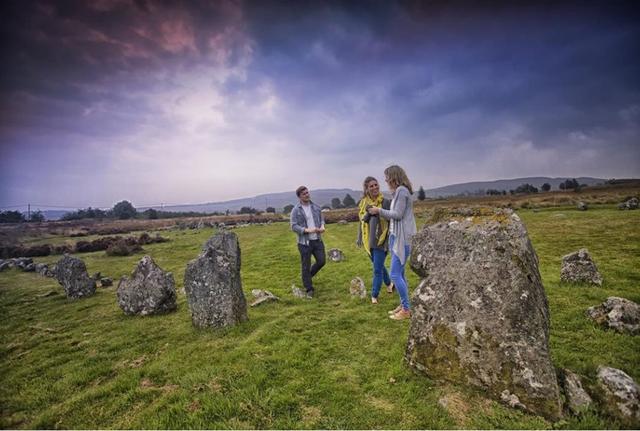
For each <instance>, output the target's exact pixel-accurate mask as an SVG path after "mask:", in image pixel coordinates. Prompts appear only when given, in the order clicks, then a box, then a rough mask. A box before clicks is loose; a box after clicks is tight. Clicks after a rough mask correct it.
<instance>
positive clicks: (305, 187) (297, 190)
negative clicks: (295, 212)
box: [296, 186, 307, 197]
mask: <svg viewBox="0 0 640 431" xmlns="http://www.w3.org/2000/svg"><path fill="white" fill-rule="evenodd" d="M305 190H307V186H300V187H298V188H297V189H296V196H298V197H300V194H301V193H302V192H303V191H305Z"/></svg>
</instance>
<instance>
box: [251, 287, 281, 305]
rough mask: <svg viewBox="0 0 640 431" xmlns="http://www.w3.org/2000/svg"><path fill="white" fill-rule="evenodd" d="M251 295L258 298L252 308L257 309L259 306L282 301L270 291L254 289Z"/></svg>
mask: <svg viewBox="0 0 640 431" xmlns="http://www.w3.org/2000/svg"><path fill="white" fill-rule="evenodd" d="M251 294H252V295H253V297H254V298H256V299H255V300H254V301H253V302H252V303H251V307H257V306H258V305H260V304H264V303H265V302H271V301H279V300H280V298H278V297H277V296H276V295H274V294H273V293H271V292H269V291H268V290H261V289H253V290H252V291H251Z"/></svg>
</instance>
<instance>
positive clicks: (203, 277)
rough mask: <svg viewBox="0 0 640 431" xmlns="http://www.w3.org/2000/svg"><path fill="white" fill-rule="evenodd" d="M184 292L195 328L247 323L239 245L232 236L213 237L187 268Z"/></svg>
mask: <svg viewBox="0 0 640 431" xmlns="http://www.w3.org/2000/svg"><path fill="white" fill-rule="evenodd" d="M184 288H185V293H186V295H187V300H188V302H189V307H190V308H191V321H192V323H193V325H194V326H195V327H198V328H206V327H223V326H230V325H235V324H238V323H241V322H244V321H246V320H247V302H246V300H245V297H244V293H243V292H242V283H241V280H240V244H239V243H238V237H237V235H236V234H235V233H233V232H227V231H221V232H219V233H218V234H216V235H214V236H212V237H211V238H210V239H209V240H208V241H207V243H206V244H205V246H204V248H203V252H202V253H201V254H200V256H198V258H197V259H194V260H192V261H191V262H189V264H188V265H187V269H186V272H185V274H184Z"/></svg>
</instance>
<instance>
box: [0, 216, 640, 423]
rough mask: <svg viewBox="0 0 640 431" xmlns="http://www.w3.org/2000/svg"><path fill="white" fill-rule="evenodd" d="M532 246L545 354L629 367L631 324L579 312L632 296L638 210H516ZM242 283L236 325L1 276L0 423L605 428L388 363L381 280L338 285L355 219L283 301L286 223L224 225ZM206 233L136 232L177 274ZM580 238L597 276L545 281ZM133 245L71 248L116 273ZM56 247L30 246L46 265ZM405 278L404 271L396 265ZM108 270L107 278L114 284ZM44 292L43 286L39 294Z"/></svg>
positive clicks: (592, 416)
mask: <svg viewBox="0 0 640 431" xmlns="http://www.w3.org/2000/svg"><path fill="white" fill-rule="evenodd" d="M519 215H520V216H521V217H522V219H523V221H524V222H525V224H526V226H527V229H528V231H529V235H530V237H531V240H532V242H533V245H534V248H535V249H536V251H537V253H538V256H539V258H540V271H541V274H542V279H543V281H544V286H545V289H546V292H547V295H548V298H549V306H550V311H551V340H550V343H551V351H552V357H553V361H554V365H556V366H557V367H566V368H569V369H571V370H573V371H575V372H577V373H579V374H581V375H582V376H584V377H585V383H586V384H587V386H588V385H592V384H593V383H594V377H595V370H596V368H597V366H598V365H601V364H604V365H609V366H612V367H616V368H620V369H622V370H624V371H625V372H627V373H628V374H629V375H631V376H632V377H633V378H634V379H635V380H636V381H640V360H639V359H640V337H631V336H626V335H619V334H617V333H613V332H608V331H604V330H602V329H600V328H598V327H596V326H594V325H593V324H592V323H591V322H590V321H589V320H588V319H586V318H585V316H584V311H585V310H586V308H587V307H589V306H592V305H597V304H600V303H601V302H602V301H603V300H604V299H605V298H607V297H608V296H622V297H625V298H627V299H630V300H633V301H636V302H640V212H638V211H618V210H616V209H615V208H614V206H613V205H600V206H594V207H593V209H590V210H589V211H586V212H579V211H576V210H575V209H574V208H573V207H564V208H562V207H561V208H545V209H541V210H540V211H537V212H533V211H530V210H520V211H519ZM235 232H237V234H238V236H239V238H240V244H241V249H242V281H243V288H244V291H245V296H246V297H247V299H248V300H249V301H250V300H251V294H250V292H251V289H267V290H270V291H271V292H273V293H274V294H276V295H278V296H280V298H281V301H280V302H278V303H270V304H265V305H262V306H260V307H257V308H250V309H249V321H248V322H247V323H245V324H242V325H239V326H236V327H233V328H229V329H224V330H217V331H199V330H195V329H194V328H193V327H192V326H191V320H190V314H189V309H188V306H187V303H186V299H185V296H184V294H182V293H180V292H179V293H178V311H177V312H176V313H172V314H169V315H164V316H153V317H128V316H125V315H124V314H123V313H122V311H121V310H120V308H119V307H118V305H117V303H116V298H115V289H116V288H115V286H114V287H111V288H105V289H98V292H97V293H96V295H95V296H93V297H90V298H87V299H83V300H78V301H69V300H67V299H66V298H65V296H64V294H63V291H62V288H61V287H60V286H59V285H58V284H57V282H56V281H55V280H53V279H49V278H42V277H40V276H38V275H36V274H33V273H22V272H18V271H17V270H10V271H5V272H3V273H2V274H0V358H1V359H2V367H1V368H0V388H2V390H1V393H0V414H1V419H0V426H2V427H3V428H359V429H369V428H386V429H394V428H511V429H513V428H527V429H528V428H618V427H619V425H618V424H617V423H615V422H612V421H611V420H610V419H609V418H607V417H605V416H602V415H601V414H599V413H598V412H597V411H596V410H595V409H594V410H592V411H589V412H587V413H586V414H584V415H583V416H581V417H578V418H575V417H568V418H566V419H565V420H563V421H561V422H558V423H555V424H552V423H549V422H546V421H545V420H544V419H542V418H540V417H536V416H532V415H528V414H525V413H522V412H519V411H516V410H513V409H510V408H507V407H504V406H502V405H501V404H499V403H497V402H494V401H490V400H487V399H485V398H484V397H483V396H482V395H483V394H482V393H480V392H478V391H475V390H473V389H470V388H467V387H456V386H452V385H449V384H444V383H440V382H435V381H432V380H430V379H429V378H427V377H425V376H423V375H419V374H416V373H414V372H413V371H411V370H410V369H409V368H408V367H407V366H406V365H405V363H404V361H403V353H404V348H405V344H406V338H407V333H408V322H407V321H404V322H394V321H391V320H389V319H387V310H389V309H391V308H393V307H395V305H396V304H397V299H396V296H395V294H394V295H388V294H386V293H384V292H383V293H381V297H380V298H381V301H380V304H379V305H377V306H372V305H371V304H370V303H369V301H368V300H366V301H360V300H358V299H352V298H351V297H350V296H349V294H348V285H349V281H350V280H351V278H353V277H354V276H362V277H363V278H364V280H365V282H366V283H367V285H368V286H370V283H371V274H370V273H371V269H370V263H369V261H368V259H367V257H366V255H365V254H364V252H363V251H361V250H358V249H357V248H356V247H355V237H356V232H357V225H356V224H355V223H350V224H348V225H337V224H331V225H329V226H328V230H327V233H326V235H325V237H324V241H325V245H326V247H327V249H329V248H333V247H337V248H340V249H342V250H343V251H344V252H345V254H346V260H345V261H344V262H341V263H332V262H328V263H327V266H326V267H325V268H324V269H323V270H322V271H321V272H320V274H319V275H318V276H317V277H316V278H315V286H316V298H314V299H313V300H311V301H307V300H298V299H295V298H293V296H292V295H291V291H290V289H291V285H292V283H296V284H297V285H298V286H300V280H299V263H298V262H299V256H298V252H297V249H296V245H295V236H294V234H293V233H291V232H290V231H289V229H288V225H287V224H286V223H274V224H271V225H257V226H250V227H245V228H241V229H236V230H235ZM213 233H214V230H213V229H205V230H200V231H167V232H163V234H162V235H163V236H167V237H168V238H170V239H171V242H167V243H162V244H152V245H146V246H145V247H144V248H145V253H143V254H149V255H151V256H152V257H153V258H154V260H155V261H156V263H157V264H158V265H160V266H161V267H162V268H163V269H165V270H168V271H172V272H173V273H174V277H175V280H176V284H177V286H176V287H177V289H178V290H179V291H180V289H181V288H182V287H183V277H184V270H185V267H186V264H187V262H188V261H189V260H191V259H193V258H195V257H196V256H197V255H198V253H199V250H200V248H201V246H202V244H203V243H204V242H205V241H206V240H207V239H208V238H209V237H210V236H211V235H212V234H213ZM580 247H587V248H588V249H589V251H590V252H591V254H592V256H593V258H594V260H595V261H596V264H597V265H598V267H599V269H600V271H601V273H602V274H603V276H604V279H605V281H604V285H603V287H601V288H596V287H586V286H566V285H561V284H560V282H559V274H560V262H561V257H562V256H563V255H564V254H567V253H569V252H572V251H575V250H577V249H578V248H580ZM143 254H138V255H136V256H131V257H108V256H106V255H105V253H104V252H96V253H88V254H82V255H79V257H80V258H82V259H83V260H84V261H85V262H86V264H87V267H88V270H89V272H90V273H93V272H96V271H100V272H102V273H103V274H104V275H107V276H110V277H113V278H114V280H117V279H118V278H119V277H120V276H122V275H124V274H129V273H130V272H131V271H132V270H133V268H134V266H135V264H136V263H137V261H138V260H139V259H140V258H141V257H142V255H143ZM57 259H59V256H50V257H46V258H37V259H35V260H36V261H38V262H47V263H53V262H55V261H57ZM408 274H409V281H410V285H411V287H412V288H414V287H415V286H416V285H417V282H418V279H417V277H416V276H415V275H414V274H413V273H412V272H411V271H410V270H408ZM115 284H117V281H116V283H115ZM52 291H54V292H57V294H55V295H52V296H46V295H47V294H48V293H49V292H52Z"/></svg>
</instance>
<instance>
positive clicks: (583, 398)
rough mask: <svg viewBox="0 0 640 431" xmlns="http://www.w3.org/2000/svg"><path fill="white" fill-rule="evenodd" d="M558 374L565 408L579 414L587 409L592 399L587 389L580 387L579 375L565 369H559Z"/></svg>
mask: <svg viewBox="0 0 640 431" xmlns="http://www.w3.org/2000/svg"><path fill="white" fill-rule="evenodd" d="M560 374H561V377H560V382H561V384H562V388H563V389H564V394H565V397H566V400H567V403H566V405H567V408H568V409H569V410H570V411H571V413H573V414H579V413H582V412H584V411H585V410H587V409H588V408H589V407H590V406H591V404H593V400H592V399H591V397H590V396H589V394H588V393H587V391H585V390H584V389H583V388H582V381H581V380H580V377H578V375H577V374H575V373H573V372H572V371H570V370H567V369H563V370H560Z"/></svg>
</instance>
